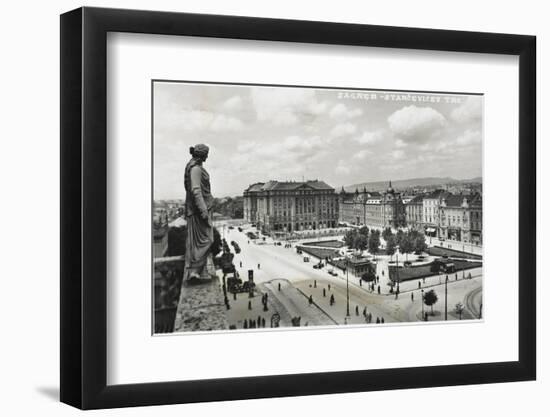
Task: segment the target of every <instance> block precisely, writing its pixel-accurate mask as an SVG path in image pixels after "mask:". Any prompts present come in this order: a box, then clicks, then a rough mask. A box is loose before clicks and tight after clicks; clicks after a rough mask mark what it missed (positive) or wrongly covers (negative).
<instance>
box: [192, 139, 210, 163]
mask: <svg viewBox="0 0 550 417" xmlns="http://www.w3.org/2000/svg"><path fill="white" fill-rule="evenodd" d="M209 150H210V148H209V147H208V146H207V145H205V144H203V143H199V144H198V145H195V146H191V147H190V148H189V153H190V154H191V155H192V156H193V158H197V159H200V160H201V161H206V158H208V152H209Z"/></svg>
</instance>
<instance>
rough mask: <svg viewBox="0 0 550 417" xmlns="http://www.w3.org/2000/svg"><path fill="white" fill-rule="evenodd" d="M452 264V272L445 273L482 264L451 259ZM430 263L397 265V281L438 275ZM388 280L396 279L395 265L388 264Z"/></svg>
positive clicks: (457, 271) (459, 271)
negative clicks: (453, 268)
mask: <svg viewBox="0 0 550 417" xmlns="http://www.w3.org/2000/svg"><path fill="white" fill-rule="evenodd" d="M453 264H454V266H455V270H454V272H449V273H444V274H447V275H454V274H455V273H456V274H460V273H461V272H462V271H463V270H468V269H473V268H479V267H480V266H482V265H483V264H482V263H481V262H468V261H462V260H453ZM432 265H433V262H430V263H429V264H424V265H416V266H408V267H399V281H400V282H403V281H409V280H413V279H420V278H424V277H430V276H433V275H440V274H438V273H437V272H433V271H432ZM388 270H389V275H390V280H392V281H394V282H395V281H396V280H397V274H396V270H397V267H396V266H393V265H388Z"/></svg>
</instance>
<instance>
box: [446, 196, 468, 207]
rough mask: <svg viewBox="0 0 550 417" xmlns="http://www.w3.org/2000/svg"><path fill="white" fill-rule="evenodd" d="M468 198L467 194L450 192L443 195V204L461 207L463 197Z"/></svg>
mask: <svg viewBox="0 0 550 417" xmlns="http://www.w3.org/2000/svg"><path fill="white" fill-rule="evenodd" d="M465 198H466V199H468V196H466V195H462V194H450V195H448V196H446V197H445V205H446V206H447V207H462V203H463V202H464V199H465Z"/></svg>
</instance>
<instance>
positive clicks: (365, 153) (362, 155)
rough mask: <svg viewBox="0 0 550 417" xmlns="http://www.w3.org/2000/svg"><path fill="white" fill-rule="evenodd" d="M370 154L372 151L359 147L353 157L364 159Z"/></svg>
mask: <svg viewBox="0 0 550 417" xmlns="http://www.w3.org/2000/svg"><path fill="white" fill-rule="evenodd" d="M370 155H372V152H371V151H369V150H368V149H361V150H360V151H359V152H357V153H355V154H354V155H353V159H358V160H360V161H362V160H364V159H366V158H367V157H368V156H370Z"/></svg>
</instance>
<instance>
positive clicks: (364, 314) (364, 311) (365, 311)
mask: <svg viewBox="0 0 550 417" xmlns="http://www.w3.org/2000/svg"><path fill="white" fill-rule="evenodd" d="M363 317H367V307H364V308H363Z"/></svg>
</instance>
